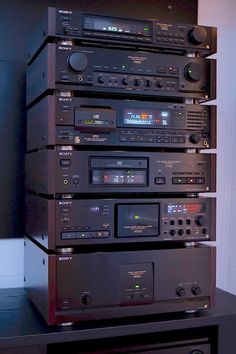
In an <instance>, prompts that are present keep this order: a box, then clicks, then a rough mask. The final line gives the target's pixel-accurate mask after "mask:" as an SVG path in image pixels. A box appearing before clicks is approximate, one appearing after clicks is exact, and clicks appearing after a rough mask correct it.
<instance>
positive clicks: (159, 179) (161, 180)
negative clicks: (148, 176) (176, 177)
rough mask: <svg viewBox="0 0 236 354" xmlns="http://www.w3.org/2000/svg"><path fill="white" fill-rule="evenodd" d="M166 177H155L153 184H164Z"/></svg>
mask: <svg viewBox="0 0 236 354" xmlns="http://www.w3.org/2000/svg"><path fill="white" fill-rule="evenodd" d="M165 183H166V179H165V177H155V184H165Z"/></svg>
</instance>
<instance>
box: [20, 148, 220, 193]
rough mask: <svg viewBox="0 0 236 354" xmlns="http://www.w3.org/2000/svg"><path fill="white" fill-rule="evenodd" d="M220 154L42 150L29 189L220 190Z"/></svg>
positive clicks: (33, 162) (34, 159) (29, 158)
mask: <svg viewBox="0 0 236 354" xmlns="http://www.w3.org/2000/svg"><path fill="white" fill-rule="evenodd" d="M215 169H216V154H197V153H194V154H193V153H176V152H174V153H170V152H166V153H165V152H148V151H146V152H143V151H142V152H139V153H138V155H137V152H135V151H127V152H126V151H114V152H112V151H78V150H63V149H62V150H58V149H49V150H39V151H35V152H31V153H29V154H27V155H26V189H27V190H28V191H31V192H35V193H39V194H49V195H54V196H56V195H57V194H65V193H72V194H77V193H78V194H86V193H87V194H91V193H92V194H96V193H97V194H98V193H100V194H103V193H106V194H109V193H110V194H112V195H114V194H115V193H120V194H123V193H134V192H135V193H175V192H180V193H181V192H182V193H195V192H215V188H216V176H215Z"/></svg>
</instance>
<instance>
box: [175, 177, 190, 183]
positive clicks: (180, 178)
mask: <svg viewBox="0 0 236 354" xmlns="http://www.w3.org/2000/svg"><path fill="white" fill-rule="evenodd" d="M172 183H173V184H187V178H186V177H173V178H172Z"/></svg>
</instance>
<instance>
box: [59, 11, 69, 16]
mask: <svg viewBox="0 0 236 354" xmlns="http://www.w3.org/2000/svg"><path fill="white" fill-rule="evenodd" d="M59 14H67V15H71V14H72V11H66V10H59Z"/></svg>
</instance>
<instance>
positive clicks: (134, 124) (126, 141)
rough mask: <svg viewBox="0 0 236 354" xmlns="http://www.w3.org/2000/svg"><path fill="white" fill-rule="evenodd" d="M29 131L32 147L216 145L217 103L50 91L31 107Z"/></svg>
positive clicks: (175, 146)
mask: <svg viewBox="0 0 236 354" xmlns="http://www.w3.org/2000/svg"><path fill="white" fill-rule="evenodd" d="M36 126H37V129H36V128H35V127H36ZM27 130H28V139H27V150H28V151H29V150H33V149H37V148H39V147H43V146H49V145H76V146H90V145H91V144H92V145H96V146H98V147H99V146H106V147H109V146H113V147H118V146H120V147H122V148H126V149H127V148H129V147H130V148H132V147H135V148H139V149H147V148H159V147H161V148H162V147H163V148H177V149H178V148H195V149H196V148H197V149H200V148H201V149H204V148H212V149H213V148H215V147H216V107H215V106H207V105H191V104H188V105H185V104H175V103H164V102H146V101H130V100H129V101H128V100H111V99H99V98H83V97H58V96H50V95H49V96H47V97H45V98H44V99H42V100H41V101H40V102H39V103H37V104H36V105H34V106H33V107H32V108H31V109H30V110H29V111H28V115H27Z"/></svg>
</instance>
